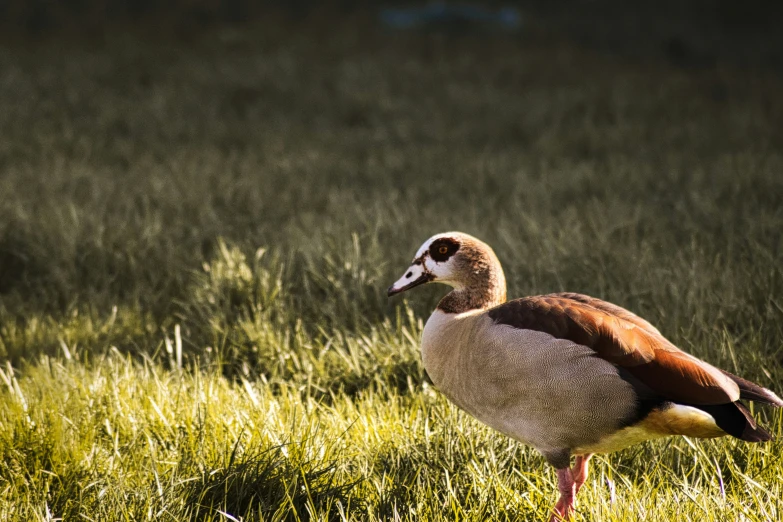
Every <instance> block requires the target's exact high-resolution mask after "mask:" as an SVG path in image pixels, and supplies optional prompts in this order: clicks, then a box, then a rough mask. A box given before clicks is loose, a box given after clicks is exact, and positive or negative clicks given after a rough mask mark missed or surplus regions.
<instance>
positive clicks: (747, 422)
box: [694, 401, 773, 442]
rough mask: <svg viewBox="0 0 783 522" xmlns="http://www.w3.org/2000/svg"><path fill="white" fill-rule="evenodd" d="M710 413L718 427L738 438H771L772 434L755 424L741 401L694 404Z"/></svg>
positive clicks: (758, 440) (754, 439)
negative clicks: (706, 404)
mask: <svg viewBox="0 0 783 522" xmlns="http://www.w3.org/2000/svg"><path fill="white" fill-rule="evenodd" d="M694 407H695V408H699V409H700V410H702V411H705V412H707V413H709V414H710V415H712V417H713V418H714V419H715V424H717V425H718V427H719V428H720V429H722V430H723V431H725V432H726V433H728V434H729V435H731V436H732V437H736V438H738V439H740V440H744V441H747V442H765V441H768V440H772V439H773V437H772V434H771V433H770V432H768V431H767V430H765V429H764V428H762V427H761V426H759V425H757V424H756V420H755V419H754V418H753V416H752V415H751V414H750V411H748V408H746V407H745V405H744V404H742V403H741V402H739V401H737V402H730V403H727V404H715V405H708V406H705V405H698V406H694Z"/></svg>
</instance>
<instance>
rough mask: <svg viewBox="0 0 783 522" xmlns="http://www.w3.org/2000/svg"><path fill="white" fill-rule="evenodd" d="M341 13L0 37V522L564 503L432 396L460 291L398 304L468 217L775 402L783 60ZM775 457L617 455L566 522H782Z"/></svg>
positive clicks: (428, 512)
mask: <svg viewBox="0 0 783 522" xmlns="http://www.w3.org/2000/svg"><path fill="white" fill-rule="evenodd" d="M343 29H344V31H342V30H341V31H342V32H341V33H340V34H342V35H343V36H342V37H341V39H336V40H328V39H327V40H326V42H327V43H323V44H316V43H314V42H315V40H309V39H307V38H304V37H301V36H300V35H299V34H298V33H297V32H296V31H291V32H290V33H286V34H280V33H279V32H274V31H273V32H272V33H271V36H270V35H269V34H268V33H263V32H259V33H258V34H255V33H251V32H248V33H243V32H242V31H238V32H237V33H235V34H234V33H232V34H233V36H231V37H230V38H228V37H226V36H225V35H222V36H221V35H220V34H218V35H213V36H210V37H207V39H206V40H204V41H203V42H195V43H188V44H187V45H186V44H174V43H171V44H170V45H168V46H162V47H158V46H154V45H151V44H146V43H144V42H140V41H138V40H137V39H135V38H134V37H130V36H127V35H121V34H120V35H117V36H116V37H109V38H108V40H107V42H106V46H105V48H104V49H102V50H100V51H96V50H92V49H85V48H82V47H79V46H71V47H66V48H63V49H55V48H53V47H51V48H50V47H46V46H43V47H42V48H39V49H3V50H2V52H0V70H3V71H6V73H4V74H5V75H4V76H3V79H2V81H0V98H2V99H3V100H5V102H4V110H3V111H0V128H1V129H3V138H2V139H1V140H0V194H2V197H0V358H2V364H0V369H1V370H2V373H1V374H0V388H2V391H0V519H2V520H23V521H28V520H41V521H43V520H55V519H63V520H96V521H103V520H112V521H113V520H172V521H173V520H187V519H191V520H214V521H227V520H247V521H249V520H265V521H267V520H268V521H273V520H280V521H283V520H285V521H289V520H291V521H297V520H301V521H306V520H329V521H331V520H356V521H365V520H369V521H374V520H384V521H387V520H388V521H393V520H409V521H450V520H474V521H483V520H499V521H505V520H508V521H520V520H540V519H542V518H544V517H546V516H547V515H548V510H549V509H550V506H551V505H552V503H553V502H554V501H555V496H556V482H555V476H554V472H553V470H551V469H550V468H549V467H547V466H546V464H545V463H544V460H543V459H542V457H540V456H539V455H538V454H536V453H535V452H534V451H532V450H530V449H528V448H525V447H523V446H521V445H519V444H517V443H515V442H513V441H511V440H509V439H507V438H505V437H503V436H501V435H499V434H497V433H495V432H493V431H492V430H490V429H489V428H486V427H484V426H482V425H480V424H479V423H477V422H476V421H474V420H473V419H471V418H470V417H469V416H467V415H466V414H464V413H462V412H460V411H459V410H458V409H456V408H455V407H454V406H453V405H451V404H449V403H448V401H447V400H446V399H445V398H444V397H442V396H441V395H439V394H438V392H437V391H436V390H434V389H433V388H432V386H431V385H429V384H428V382H427V379H426V376H425V373H424V370H423V368H422V366H421V362H420V357H419V352H418V350H419V347H418V342H419V336H420V333H421V329H422V327H423V322H424V321H425V320H426V317H427V315H428V314H429V311H430V310H431V309H432V307H433V306H434V304H435V303H436V301H437V299H438V298H439V296H440V295H442V293H443V289H442V288H441V289H438V288H422V289H419V290H417V291H416V292H415V293H413V292H412V293H411V294H406V295H405V296H403V297H402V298H395V299H393V300H387V298H386V296H385V289H386V288H387V287H388V285H389V284H390V283H391V282H392V281H394V280H395V279H397V278H398V277H399V275H400V274H401V272H402V270H404V269H405V267H406V266H407V263H408V262H409V261H410V258H411V256H412V255H413V253H414V251H415V249H416V248H417V247H418V245H419V244H420V243H421V242H422V241H423V240H424V239H426V238H427V237H428V236H429V235H431V234H433V233H436V232H442V231H446V230H453V229H458V230H464V231H465V232H468V233H472V234H475V235H477V236H479V237H481V238H483V239H485V240H486V241H488V242H489V243H490V244H491V245H492V246H493V247H494V248H495V250H496V251H497V253H498V256H499V258H500V259H501V261H502V263H503V265H504V268H505V270H506V274H507V277H508V280H509V287H510V288H509V295H510V296H512V297H515V296H520V295H525V294H533V293H547V292H553V291H561V290H569V291H578V292H584V293H589V294H592V295H595V296H597V297H601V298H605V299H608V300H611V301H614V302H617V303H618V304H621V305H624V306H627V307H629V308H630V309H632V310H633V311H635V312H637V313H640V314H641V315H643V316H644V317H645V318H647V319H649V320H650V321H651V322H652V323H654V324H655V325H656V326H658V327H659V328H660V329H661V331H662V332H664V333H665V334H666V335H667V336H668V337H670V338H671V339H672V340H673V341H674V342H676V343H677V344H678V345H680V346H681V347H683V348H684V349H686V350H688V351H690V352H692V353H694V354H695V355H698V356H699V357H703V358H705V359H706V360H708V361H710V362H712V363H714V364H716V365H718V366H720V367H722V368H725V369H727V370H730V371H733V372H736V373H738V374H740V375H743V376H745V377H747V378H750V379H754V380H756V381H758V382H759V383H761V384H763V385H765V386H770V387H772V388H773V389H776V390H777V391H778V392H781V391H783V389H782V388H781V384H780V383H781V382H783V342H782V340H783V299H782V298H781V297H780V296H781V295H783V235H781V233H780V231H781V230H783V211H782V210H781V209H782V208H783V207H781V194H783V176H781V172H783V155H782V152H781V151H783V141H782V140H783V130H781V128H780V125H781V122H783V101H781V100H783V99H782V98H781V97H780V96H779V93H780V92H781V89H783V83H782V82H781V81H780V79H779V78H775V77H774V76H771V75H769V74H766V73H762V72H759V71H752V70H742V71H737V70H732V69H730V68H720V67H718V68H715V69H711V70H698V71H686V70H680V69H678V70H673V69H670V68H669V67H668V66H666V65H665V64H661V63H656V62H654V61H653V62H651V63H648V64H646V65H645V67H638V66H633V65H631V64H629V63H627V62H624V61H622V60H619V59H615V58H612V57H608V56H599V55H596V54H593V53H590V52H586V51H580V50H577V49H574V48H571V47H569V46H567V45H563V46H560V45H552V44H551V42H550V43H547V44H540V45H539V44H535V45H534V44H533V43H531V42H528V41H526V40H524V39H515V38H512V37H510V36H507V35H506V36H504V35H499V36H497V37H493V38H485V39H479V38H476V37H475V35H474V36H470V35H467V36H464V37H460V38H457V37H453V36H448V35H442V34H434V35H428V34H425V33H422V34H413V33H412V34H409V35H407V36H406V37H405V38H397V37H393V36H390V35H375V34H364V33H361V31H358V30H357V29H356V28H355V27H353V26H351V27H345V28H343ZM216 50H218V51H220V52H216ZM62 56H66V57H67V59H62ZM716 93H718V94H716ZM6 109H7V110H6ZM755 413H756V415H757V417H758V418H759V419H760V421H761V422H762V423H763V424H765V425H766V426H768V427H770V429H771V430H772V431H773V432H774V433H775V434H776V435H777V436H778V437H779V439H780V437H783V417H782V412H781V411H775V410H772V409H766V408H757V409H756V411H755ZM781 444H782V443H781V442H779V441H776V442H772V443H768V444H758V445H751V444H745V443H741V442H739V441H735V440H730V439H721V440H716V441H706V442H704V441H696V440H686V439H676V440H667V441H661V442H656V443H649V444H643V445H640V446H638V447H636V448H631V449H628V450H626V451H624V452H621V453H618V454H614V455H609V456H603V457H598V458H596V459H595V461H594V464H593V469H592V472H591V475H590V478H589V479H588V482H587V485H586V486H585V488H584V489H583V491H582V493H581V494H580V502H579V514H578V517H577V518H578V519H581V520H585V521H587V520H602V521H636V520H644V521H660V522H663V521H666V522H668V521H672V520H699V521H701V520H706V521H711V520H714V521H724V520H732V521H749V522H755V521H758V522H762V521H763V522H776V521H778V520H780V519H781V518H783V501H781V498H783V462H782V461H781V453H782V450H783V446H781Z"/></svg>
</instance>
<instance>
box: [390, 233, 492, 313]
mask: <svg viewBox="0 0 783 522" xmlns="http://www.w3.org/2000/svg"><path fill="white" fill-rule="evenodd" d="M425 283H443V284H446V285H449V286H451V287H452V288H453V289H454V290H453V291H452V292H451V294H449V295H448V296H446V298H444V301H446V302H445V303H444V301H441V304H440V305H438V308H441V309H444V305H446V304H449V302H452V304H455V303H456V304H459V306H458V307H457V308H460V311H464V310H463V309H466V307H467V309H473V308H490V307H492V306H495V305H498V304H500V303H502V302H504V301H505V300H506V279H505V276H504V275H503V269H502V268H501V266H500V261H498V258H497V256H496V255H495V252H494V251H493V250H492V248H490V246H489V245H487V244H486V243H484V242H483V241H480V240H478V239H476V238H475V237H473V236H469V235H468V234H463V233H462V232H445V233H443V234H437V235H434V236H432V237H431V238H429V239H428V240H427V241H425V242H424V243H423V244H422V245H421V247H419V250H418V251H417V252H416V255H415V256H414V258H413V261H412V262H411V265H410V266H409V267H408V269H407V270H406V271H405V273H404V274H403V276H402V277H401V278H399V279H398V280H397V281H396V282H395V283H394V284H393V285H391V286H390V287H389V290H388V292H387V293H388V295H389V297H391V296H393V295H396V294H399V293H402V292H405V291H406V290H410V289H411V288H414V287H417V286H419V285H423V284H425ZM451 308H454V307H453V306H452V307H451Z"/></svg>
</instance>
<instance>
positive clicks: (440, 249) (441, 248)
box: [438, 245, 449, 254]
mask: <svg viewBox="0 0 783 522" xmlns="http://www.w3.org/2000/svg"><path fill="white" fill-rule="evenodd" d="M448 251H449V247H447V246H446V245H441V247H440V248H439V249H438V253H439V254H445V253H446V252H448Z"/></svg>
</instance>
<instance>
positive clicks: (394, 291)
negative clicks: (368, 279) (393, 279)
mask: <svg viewBox="0 0 783 522" xmlns="http://www.w3.org/2000/svg"><path fill="white" fill-rule="evenodd" d="M399 293H400V290H395V289H394V285H391V286H390V287H389V289H388V290H386V297H391V296H393V295H395V294H399Z"/></svg>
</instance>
